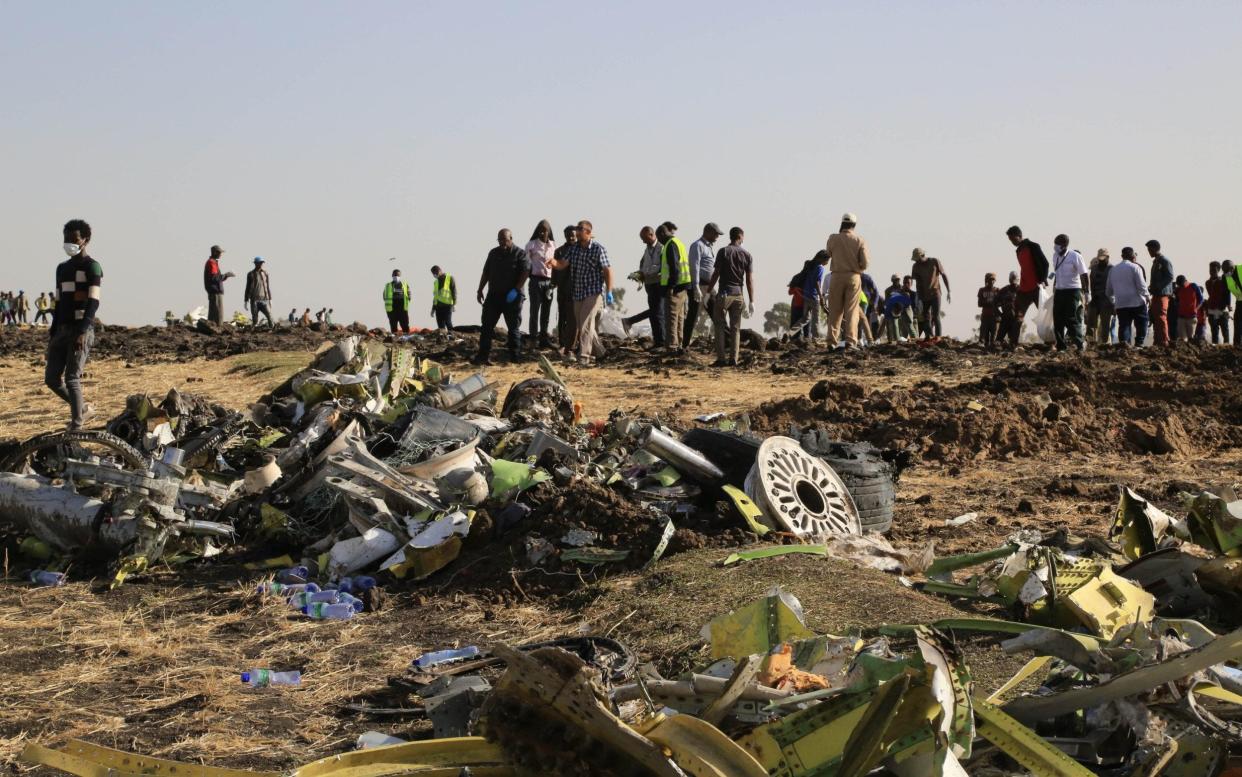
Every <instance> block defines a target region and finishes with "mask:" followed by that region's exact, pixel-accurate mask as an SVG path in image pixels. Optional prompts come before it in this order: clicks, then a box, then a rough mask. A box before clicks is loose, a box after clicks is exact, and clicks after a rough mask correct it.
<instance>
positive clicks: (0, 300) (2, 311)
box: [0, 291, 13, 326]
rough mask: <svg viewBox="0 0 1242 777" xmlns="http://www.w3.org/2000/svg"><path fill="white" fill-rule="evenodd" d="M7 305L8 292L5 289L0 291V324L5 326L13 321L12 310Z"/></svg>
mask: <svg viewBox="0 0 1242 777" xmlns="http://www.w3.org/2000/svg"><path fill="white" fill-rule="evenodd" d="M9 305H10V303H9V293H8V292H7V291H0V324H4V325H5V326H10V325H11V324H12V323H13V318H12V313H13V311H12V309H11V308H10V306H9Z"/></svg>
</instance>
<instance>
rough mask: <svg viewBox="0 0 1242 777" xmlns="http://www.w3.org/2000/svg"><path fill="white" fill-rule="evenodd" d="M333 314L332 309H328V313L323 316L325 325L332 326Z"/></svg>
mask: <svg viewBox="0 0 1242 777" xmlns="http://www.w3.org/2000/svg"><path fill="white" fill-rule="evenodd" d="M334 312H335V311H334V310H333V309H332V308H328V312H327V313H324V314H323V323H324V324H325V325H327V326H332V314H333V313H334Z"/></svg>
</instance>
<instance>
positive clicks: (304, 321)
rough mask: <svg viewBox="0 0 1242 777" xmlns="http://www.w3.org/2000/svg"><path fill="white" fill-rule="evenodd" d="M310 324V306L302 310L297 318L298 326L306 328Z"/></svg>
mask: <svg viewBox="0 0 1242 777" xmlns="http://www.w3.org/2000/svg"><path fill="white" fill-rule="evenodd" d="M310 325H311V314H310V308H307V309H306V310H303V311H302V317H301V318H300V319H298V326H300V327H302V328H303V329H308V328H310Z"/></svg>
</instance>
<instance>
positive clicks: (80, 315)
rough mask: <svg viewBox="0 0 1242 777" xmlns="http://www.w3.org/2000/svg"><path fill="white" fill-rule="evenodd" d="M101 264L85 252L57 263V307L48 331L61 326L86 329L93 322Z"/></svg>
mask: <svg viewBox="0 0 1242 777" xmlns="http://www.w3.org/2000/svg"><path fill="white" fill-rule="evenodd" d="M102 280H103V268H102V267H100V266H99V262H97V261H95V260H94V259H92V258H90V257H89V256H87V255H85V254H78V255H77V256H75V257H73V258H72V259H67V260H65V261H63V262H61V263H60V264H58V265H57V266H56V290H57V291H58V292H59V293H58V294H57V295H56V309H55V310H54V311H53V312H52V327H51V332H50V334H56V332H57V330H59V329H60V327H62V326H64V327H71V328H72V329H74V330H75V331H77V332H86V331H87V330H89V329H90V328H91V326H93V325H94V323H95V312H96V311H97V310H99V284H100V282H101V281H102Z"/></svg>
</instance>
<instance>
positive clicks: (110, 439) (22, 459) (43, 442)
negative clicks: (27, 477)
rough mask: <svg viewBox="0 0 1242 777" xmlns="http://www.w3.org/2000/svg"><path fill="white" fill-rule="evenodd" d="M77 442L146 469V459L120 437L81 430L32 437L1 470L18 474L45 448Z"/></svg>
mask: <svg viewBox="0 0 1242 777" xmlns="http://www.w3.org/2000/svg"><path fill="white" fill-rule="evenodd" d="M76 442H89V443H94V444H96V445H102V446H104V447H105V448H110V449H111V450H112V452H113V453H115V454H116V455H117V457H118V458H119V459H120V460H121V461H122V462H124V463H125V464H126V465H127V466H128V467H130V468H131V469H146V466H147V460H146V457H145V456H143V455H142V454H141V453H139V452H138V451H137V450H136V449H135V448H134V447H133V446H132V445H130V444H129V443H127V442H125V441H124V440H122V439H121V438H120V437H117V436H116V435H113V434H108V433H107V432H99V431H93V430H88V429H79V430H75V431H66V432H49V433H47V434H41V435H39V436H37V437H31V438H30V439H29V440H27V441H26V442H24V443H22V444H21V445H19V446H18V447H17V448H16V449H15V450H13V451H12V452H11V453H9V454H8V455H7V456H6V457H5V460H4V461H2V462H0V470H2V471H6V472H16V471H17V470H18V468H20V467H22V466H23V465H24V464H25V463H26V460H27V459H29V458H30V456H31V455H32V454H34V453H37V452H38V451H41V450H44V449H45V448H55V447H58V446H61V445H69V444H72V443H76Z"/></svg>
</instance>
